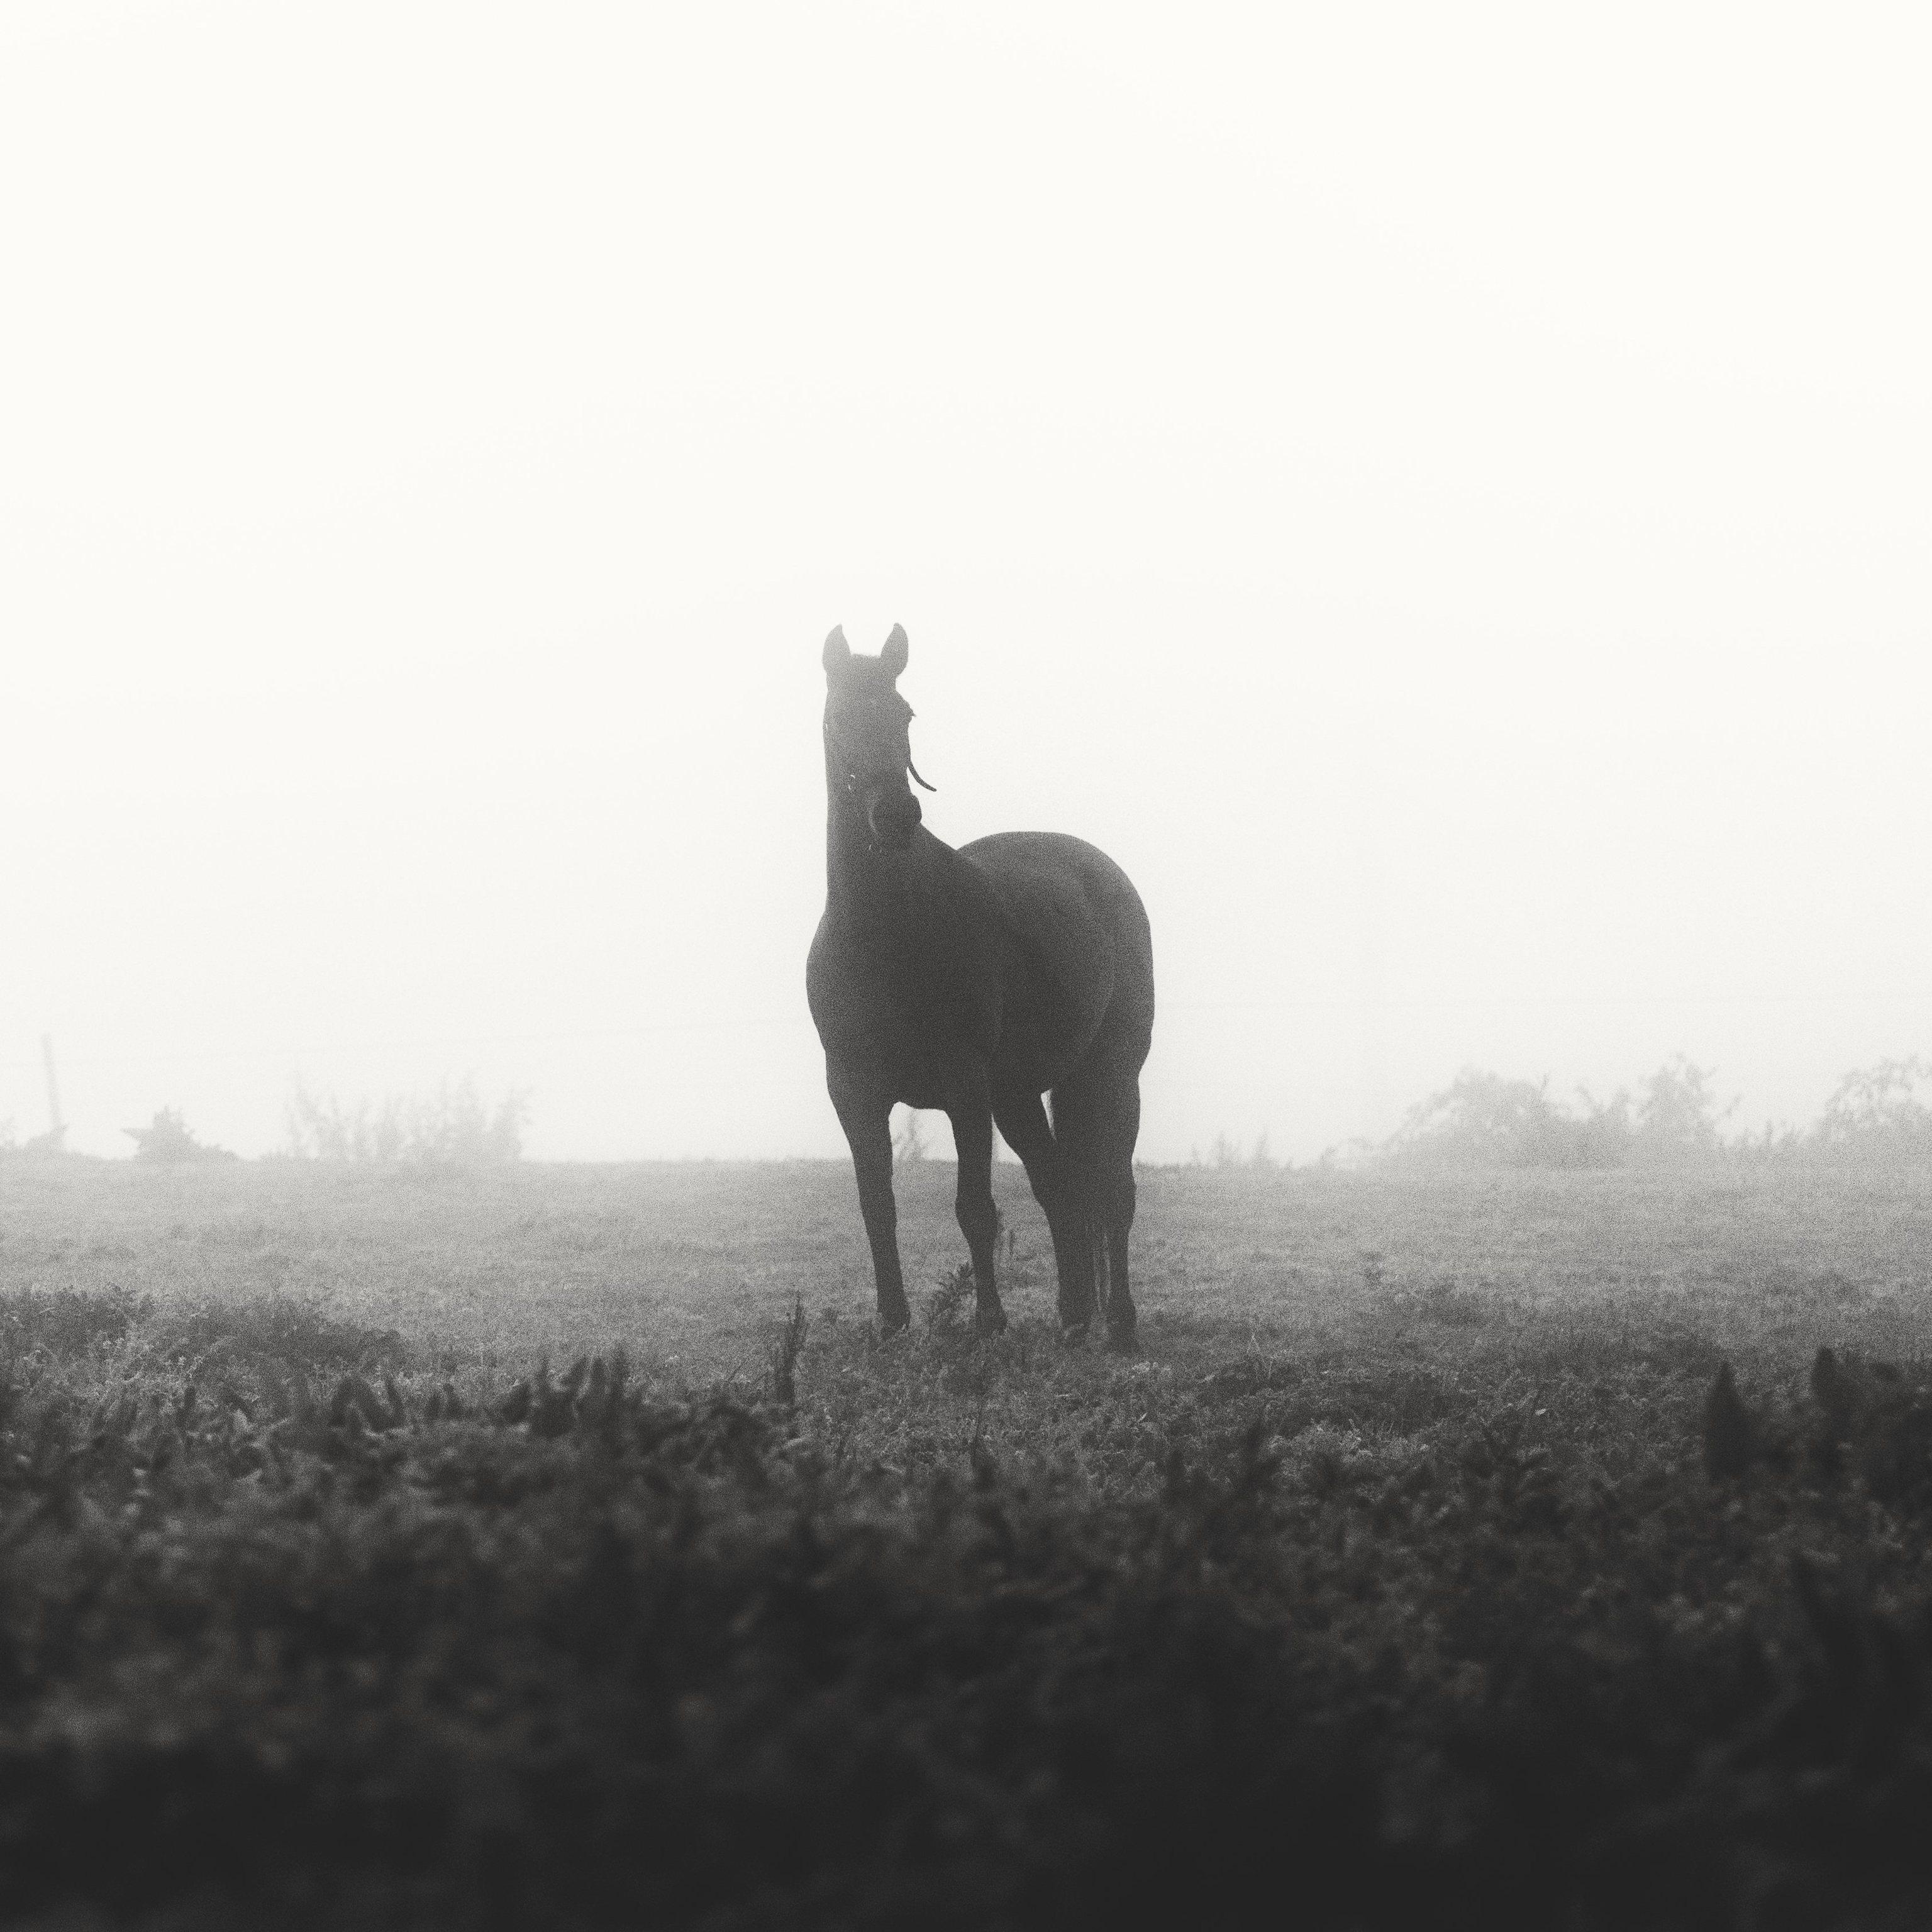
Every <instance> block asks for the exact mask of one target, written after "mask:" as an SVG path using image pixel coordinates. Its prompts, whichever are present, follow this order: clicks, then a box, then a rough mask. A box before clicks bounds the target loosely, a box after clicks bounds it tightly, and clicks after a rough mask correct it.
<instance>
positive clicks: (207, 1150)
mask: <svg viewBox="0 0 1932 1932" xmlns="http://www.w3.org/2000/svg"><path fill="white" fill-rule="evenodd" d="M121 1132H122V1133H124V1134H126V1135H127V1136H128V1137H129V1139H131V1140H132V1141H133V1143H134V1158H135V1159H136V1160H151V1161H156V1162H160V1163H167V1164H169V1165H175V1164H179V1163H185V1162H188V1161H196V1160H236V1159H238V1158H239V1156H237V1155H235V1154H230V1153H229V1151H228V1150H227V1149H226V1148H217V1147H204V1146H202V1144H201V1142H199V1141H198V1140H196V1139H195V1137H194V1136H193V1134H192V1133H190V1131H189V1130H188V1124H187V1121H184V1120H183V1119H182V1118H181V1115H179V1114H178V1113H177V1112H175V1110H174V1109H173V1108H172V1107H163V1109H161V1110H160V1112H159V1113H157V1115H155V1116H154V1121H153V1123H152V1124H151V1125H150V1126H148V1127H123V1128H122V1129H121Z"/></svg>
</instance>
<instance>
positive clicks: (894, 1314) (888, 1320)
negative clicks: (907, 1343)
mask: <svg viewBox="0 0 1932 1932" xmlns="http://www.w3.org/2000/svg"><path fill="white" fill-rule="evenodd" d="M911 1325H912V1310H911V1307H910V1305H908V1304H904V1303H901V1304H900V1306H899V1307H897V1308H882V1309H880V1310H879V1333H880V1334H881V1335H885V1336H892V1335H901V1334H904V1332H905V1331H906V1330H907V1328H910V1326H911Z"/></svg>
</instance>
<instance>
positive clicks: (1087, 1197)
mask: <svg viewBox="0 0 1932 1932" xmlns="http://www.w3.org/2000/svg"><path fill="white" fill-rule="evenodd" d="M906 655H907V646H906V634H905V632H904V631H903V630H901V628H899V627H898V625H894V626H893V627H892V635H891V636H890V637H888V638H887V639H886V648H885V649H884V651H883V652H882V653H881V654H880V655H879V656H877V657H876V658H859V657H854V656H853V655H852V652H851V650H850V647H849V646H847V643H846V642H845V633H844V631H843V630H842V629H841V630H835V631H833V632H832V634H831V636H830V637H827V638H826V640H825V679H826V700H825V789H826V894H825V916H824V917H823V919H820V921H819V922H818V932H817V937H816V938H814V940H813V941H812V942H811V959H810V962H809V963H808V965H807V966H806V968H805V989H806V992H807V995H808V997H809V998H810V1001H811V1017H812V1019H813V1021H814V1022H815V1023H816V1025H817V1028H818V1037H819V1038H820V1040H822V1041H823V1043H824V1046H825V1078H826V1085H827V1086H828V1087H829V1088H830V1089H831V1093H832V1105H833V1106H835V1108H837V1109H838V1118H839V1121H840V1122H841V1124H842V1125H843V1126H844V1129H845V1137H846V1139H847V1140H848V1141H849V1142H850V1143H851V1146H852V1166H853V1170H854V1172H855V1173H856V1175H857V1178H858V1183H859V1208H860V1209H861V1211H862V1212H863V1214H864V1215H865V1233H866V1236H867V1238H868V1240H869V1241H870V1242H871V1249H872V1267H873V1271H874V1274H875V1275H876V1276H877V1282H878V1292H879V1319H880V1322H881V1323H882V1325H883V1327H884V1328H885V1329H886V1331H887V1332H888V1333H890V1332H891V1331H893V1330H895V1329H898V1328H904V1326H905V1325H906V1322H907V1319H909V1313H910V1311H909V1310H908V1309H907V1305H906V1295H905V1283H904V1277H902V1276H901V1274H900V1272H899V1250H898V1209H897V1208H896V1206H895V1204H894V1202H893V1200H892V1130H891V1118H892V1107H893V1106H894V1104H895V1103H897V1102H901V1101H903V1102H904V1103H906V1104H907V1106H913V1107H935V1108H941V1109H944V1111H945V1112H946V1114H947V1117H948V1118H950V1120H951V1121H952V1123H953V1141H954V1142H955V1144H956V1146H957V1148H958V1149H959V1193H958V1197H957V1201H956V1207H957V1210H958V1213H959V1226H960V1229H961V1230H962V1232H963V1233H964V1234H965V1237H966V1244H967V1247H968V1248H969V1249H970V1250H971V1253H972V1256H973V1275H974V1287H975V1288H976V1289H977V1293H978V1304H979V1305H978V1309H977V1315H976V1325H977V1328H979V1330H980V1332H981V1333H982V1334H991V1333H992V1332H995V1331H998V1330H999V1329H1001V1328H1004V1327H1005V1326H1006V1323H1007V1318H1006V1314H1005V1312H1004V1310H1002V1308H1001V1306H1000V1295H999V1289H998V1286H996V1285H995V1281H994V1279H993V1244H994V1236H995V1230H996V1228H997V1225H998V1223H997V1220H996V1217H995V1213H994V1209H993V1178H992V1160H993V1127H994V1124H995V1122H997V1123H998V1126H999V1130H1000V1132H1001V1133H1002V1134H1004V1136H1006V1139H1007V1145H1009V1146H1010V1147H1011V1148H1013V1151H1014V1152H1015V1153H1016V1154H1018V1155H1019V1157H1020V1159H1021V1160H1022V1161H1023V1162H1025V1164H1026V1171H1027V1178H1028V1181H1031V1183H1032V1184H1033V1191H1034V1193H1035V1194H1036V1195H1037V1196H1038V1197H1039V1199H1040V1205H1041V1207H1042V1208H1044V1209H1045V1210H1046V1218H1047V1223H1048V1226H1049V1227H1050V1228H1051V1229H1052V1232H1053V1249H1054V1259H1055V1264H1056V1265H1057V1268H1058V1274H1059V1277H1060V1319H1061V1323H1062V1325H1064V1327H1065V1328H1067V1330H1068V1331H1070V1333H1079V1332H1083V1331H1085V1328H1086V1327H1087V1325H1088V1323H1089V1322H1091V1319H1092V1318H1093V1316H1094V1313H1095V1312H1096V1310H1097V1308H1104V1310H1105V1312H1106V1319H1107V1327H1108V1331H1109V1335H1110V1336H1111V1337H1112V1340H1114V1341H1115V1343H1117V1344H1118V1345H1119V1346H1122V1347H1125V1346H1130V1345H1131V1343H1133V1337H1134V1304H1133V1297H1132V1295H1130V1294H1129V1292H1128V1291H1127V1230H1128V1229H1129V1228H1130V1226H1132V1225H1133V1218H1134V1160H1133V1157H1134V1141H1135V1138H1136V1136H1137V1134H1138V1133H1139V1131H1140V1117H1141V1099H1140V1070H1141V1067H1142V1064H1143V1063H1144V1062H1145V1060H1146V1058H1147V1056H1148V1045H1149V1043H1150V1042H1151V1040H1152V1038H1153V1034H1154V947H1153V942H1152V941H1151V938H1150V937H1149V935H1148V920H1147V913H1145V910H1143V909H1142V905H1141V901H1140V895H1139V894H1138V893H1137V892H1136V891H1135V890H1134V889H1133V886H1132V884H1131V883H1129V881H1128V879H1127V874H1125V873H1124V872H1123V871H1121V868H1120V867H1119V866H1118V865H1115V863H1114V862H1113V860H1112V859H1109V857H1108V856H1106V853H1103V852H1100V851H1097V850H1095V848H1094V847H1093V846H1091V845H1089V844H1085V842H1084V841H1082V840H1080V839H1078V838H1067V837H1066V836H1064V835H1062V834H1061V833H1058V832H1001V833H999V834H998V835H996V836H995V837H993V838H980V839H976V840H975V841H974V842H973V843H972V844H970V845H964V846H962V847H960V848H959V850H957V851H955V850H953V847H951V846H950V845H947V844H942V843H941V841H939V840H938V839H937V838H935V837H934V836H933V835H932V833H931V832H929V831H927V830H926V828H925V826H923V825H922V824H921V823H919V819H920V812H919V800H918V799H916V798H915V797H914V796H913V793H912V787H910V785H909V784H907V782H906V775H907V772H910V773H911V775H912V776H913V777H914V778H919V773H918V771H917V770H916V768H915V767H914V766H913V762H912V748H911V742H910V738H909V736H908V735H907V725H908V724H909V723H910V720H911V718H912V715H913V713H912V706H910V705H909V704H908V703H906V701H905V700H904V698H902V697H900V695H899V694H898V690H897V688H896V685H897V682H898V675H899V673H900V672H901V671H902V670H904V669H905V666H906ZM919 783H920V784H922V785H924V786H926V790H929V791H930V790H932V787H931V786H930V785H926V781H925V780H924V779H923V778H919ZM1048 1092H1051V1094H1052V1097H1053V1118H1052V1121H1051V1123H1050V1124H1049V1121H1048V1118H1047V1115H1046V1109H1045V1108H1044V1107H1043V1106H1042V1105H1041V1103H1040V1096H1041V1095H1042V1094H1046V1093H1048Z"/></svg>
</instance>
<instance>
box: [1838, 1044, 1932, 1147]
mask: <svg viewBox="0 0 1932 1932" xmlns="http://www.w3.org/2000/svg"><path fill="white" fill-rule="evenodd" d="M1928 1100H1932V1061H1925V1060H1922V1059H1920V1058H1918V1057H1916V1056H1912V1057H1911V1058H1906V1059H1904V1060H1881V1061H1879V1062H1878V1063H1877V1064H1876V1066H1873V1067H1859V1068H1856V1069H1855V1070H1853V1071H1852V1072H1851V1073H1847V1074H1846V1076H1845V1077H1844V1078H1843V1079H1842V1080H1841V1081H1840V1082H1838V1085H1837V1087H1836V1088H1835V1089H1834V1090H1833V1091H1832V1097H1831V1099H1830V1100H1829V1101H1828V1102H1827V1103H1826V1106H1825V1112H1824V1115H1823V1118H1821V1119H1820V1121H1819V1123H1818V1129H1817V1142H1818V1143H1819V1145H1821V1146H1822V1147H1824V1148H1827V1149H1829V1150H1830V1151H1832V1152H1835V1153H1838V1154H1850V1155H1852V1156H1855V1157H1857V1158H1858V1159H1860V1160H1877V1161H1914V1162H1917V1161H1924V1160H1932V1105H1928V1104H1927V1101H1928Z"/></svg>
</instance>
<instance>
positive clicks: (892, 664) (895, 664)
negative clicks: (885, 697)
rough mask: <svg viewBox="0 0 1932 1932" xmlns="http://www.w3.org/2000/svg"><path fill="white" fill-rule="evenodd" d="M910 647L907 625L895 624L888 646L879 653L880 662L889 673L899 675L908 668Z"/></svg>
mask: <svg viewBox="0 0 1932 1932" xmlns="http://www.w3.org/2000/svg"><path fill="white" fill-rule="evenodd" d="M909 652H910V646H908V645H907V643H906V634H905V626H904V625H903V624H895V625H893V626H892V635H891V636H890V637H888V638H887V639H886V647H885V649H883V650H882V651H881V652H880V653H879V661H880V663H881V664H883V665H884V666H885V667H886V671H887V673H889V675H890V676H893V677H897V676H898V674H899V673H900V672H901V671H902V670H904V669H905V667H906V658H907V655H908V654H909Z"/></svg>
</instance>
